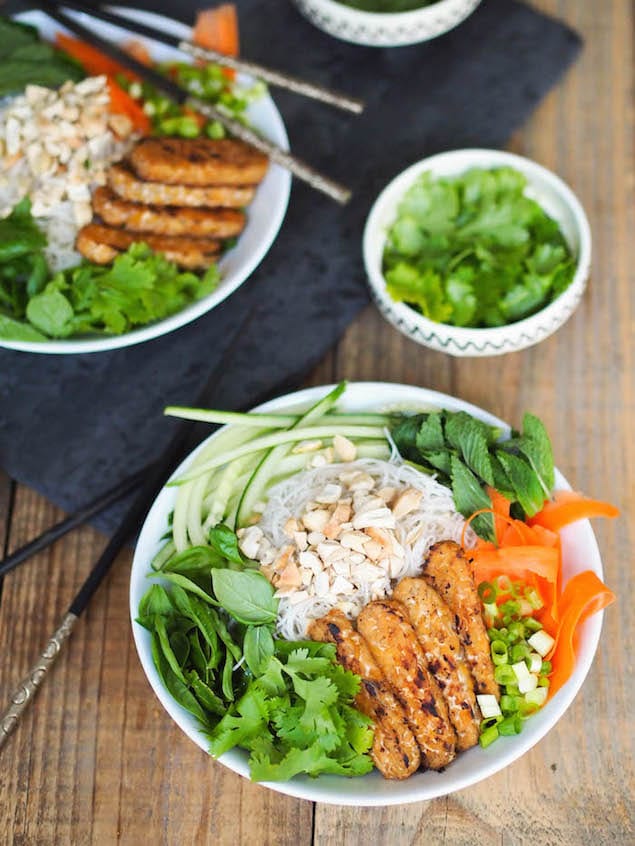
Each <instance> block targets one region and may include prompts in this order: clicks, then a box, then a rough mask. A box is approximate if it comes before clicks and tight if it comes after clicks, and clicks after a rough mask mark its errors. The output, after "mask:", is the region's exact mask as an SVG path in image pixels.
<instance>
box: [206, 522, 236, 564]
mask: <svg viewBox="0 0 635 846" xmlns="http://www.w3.org/2000/svg"><path fill="white" fill-rule="evenodd" d="M209 542H210V544H211V546H212V548H213V549H214V550H215V551H216V552H217V553H218V554H219V555H220V556H222V557H223V558H226V559H227V560H228V561H232V562H233V563H234V564H243V557H242V555H241V554H240V550H239V549H238V538H237V537H236V535H235V533H234V532H232V530H231V529H230V528H229V526H226V525H225V524H224V523H218V524H217V525H216V526H214V528H213V529H211V530H210V533H209Z"/></svg>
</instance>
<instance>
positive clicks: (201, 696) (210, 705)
mask: <svg viewBox="0 0 635 846" xmlns="http://www.w3.org/2000/svg"><path fill="white" fill-rule="evenodd" d="M187 679H188V681H189V683H190V685H191V687H192V690H193V691H194V694H195V695H196V698H197V699H198V701H199V702H200V703H201V705H202V706H203V708H205V709H206V710H207V711H210V712H211V713H212V714H216V715H217V716H219V717H222V716H223V715H224V714H225V711H226V710H227V707H226V705H225V703H224V702H223V700H222V699H221V698H220V696H217V695H216V694H215V693H214V691H213V690H212V689H211V688H210V687H209V686H208V685H206V684H205V682H204V681H203V679H202V678H201V677H200V676H199V674H198V673H197V672H196V670H190V671H189V672H188V674H187Z"/></svg>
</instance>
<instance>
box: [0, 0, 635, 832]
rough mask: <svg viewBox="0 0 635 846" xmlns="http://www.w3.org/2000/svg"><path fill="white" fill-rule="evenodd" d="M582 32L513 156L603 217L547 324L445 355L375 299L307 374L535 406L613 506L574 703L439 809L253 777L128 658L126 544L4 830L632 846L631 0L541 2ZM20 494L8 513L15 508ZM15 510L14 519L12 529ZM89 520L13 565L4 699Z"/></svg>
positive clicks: (24, 771)
mask: <svg viewBox="0 0 635 846" xmlns="http://www.w3.org/2000/svg"><path fill="white" fill-rule="evenodd" d="M535 5H537V6H538V7H539V8H541V9H542V10H544V11H546V12H550V13H552V14H554V15H557V16H559V17H562V18H564V19H565V20H567V21H568V22H569V23H570V24H571V25H572V26H574V27H575V28H576V29H577V30H578V31H579V32H580V33H581V34H582V35H583V37H584V38H585V42H586V43H585V49H584V53H583V55H582V57H581V59H580V60H579V62H578V63H577V65H576V66H575V68H574V69H573V70H572V71H571V72H570V73H569V74H568V76H567V77H566V78H565V79H564V80H563V82H562V83H561V84H560V85H559V86H558V87H557V88H556V89H555V90H554V91H553V92H552V93H551V94H550V95H549V96H548V97H547V98H546V100H545V101H544V102H543V103H542V105H541V107H540V108H539V109H538V111H537V112H536V113H535V115H534V116H533V117H532V119H531V121H530V122H529V123H528V124H527V126H525V127H523V128H521V129H520V130H519V131H518V132H517V133H516V135H515V136H514V139H513V141H512V143H511V145H510V147H511V149H513V150H515V151H516V152H519V153H521V154H524V155H527V156H530V157H531V158H534V159H536V160H537V161H539V162H541V163H542V164H545V165H546V166H547V167H550V168H552V169H553V170H555V171H556V172H558V173H559V174H560V175H562V176H563V178H564V179H565V180H566V181H567V182H569V184H570V185H571V186H572V187H573V188H574V190H575V191H576V193H577V194H578V195H579V197H580V199H581V200H582V202H583V204H584V206H585V208H586V209H587V212H588V214H589V216H590V219H591V225H592V229H593V236H594V260H593V276H592V280H591V284H590V287H589V290H588V292H587V294H586V296H585V298H584V300H583V302H582V304H581V306H580V308H579V309H578V311H577V312H576V314H575V315H574V316H573V317H572V318H571V319H570V320H569V322H568V323H567V324H566V326H565V327H563V328H562V329H561V330H560V331H559V332H558V333H557V334H556V335H555V336H553V337H552V338H550V339H548V340H547V341H545V342H543V343H541V344H540V345H539V346H538V347H534V348H532V349H530V350H526V351H523V352H521V353H516V354H513V355H508V356H505V357H502V358H499V359H484V360H478V359H472V360H458V359H451V358H449V357H446V356H444V355H441V354H438V353H434V352H431V351H429V350H426V349H424V348H422V347H419V346H417V345H416V344H414V343H412V342H410V341H408V340H406V339H404V338H403V337H402V336H401V335H400V334H398V333H397V332H396V331H395V330H393V329H392V328H390V327H389V326H388V325H387V324H386V323H385V322H384V321H383V319H382V318H381V317H380V316H379V314H378V312H377V311H376V310H375V309H374V308H372V307H369V308H368V309H367V310H366V311H365V312H364V313H363V314H362V315H361V316H360V318H359V319H358V320H357V321H356V323H355V324H354V325H353V326H351V327H350V329H349V331H348V332H347V333H346V335H345V337H344V338H343V339H342V341H341V343H340V344H339V345H338V346H337V348H336V349H335V350H333V352H332V353H330V354H329V355H328V356H327V357H326V359H325V360H324V361H323V362H322V363H321V364H320V365H319V367H318V368H316V370H315V371H314V372H313V373H312V374H311V377H310V379H309V380H308V382H309V383H310V384H318V383H322V382H330V381H333V380H335V379H338V378H342V377H346V378H349V379H354V380H373V381H375V380H386V381H397V382H405V383H408V384H415V385H422V386H425V387H429V388H434V389H436V390H440V391H445V392H448V393H451V394H455V395H457V396H460V397H461V398H463V399H465V400H468V401H470V402H474V403H476V404H477V405H481V406H483V407H485V408H487V409H488V410H490V411H492V412H493V413H495V414H498V415H499V416H501V417H503V418H505V419H507V420H509V421H511V422H514V423H518V422H519V420H520V418H521V416H522V413H523V411H524V410H526V409H529V410H533V411H535V412H537V413H539V414H540V416H541V417H542V418H543V419H544V420H545V422H546V424H547V426H548V428H549V431H550V432H551V434H552V437H553V441H554V447H555V451H556V456H557V460H558V464H559V466H560V468H561V470H562V471H563V472H564V473H565V475H566V476H568V477H569V479H570V481H571V482H572V483H573V484H574V485H575V487H577V488H579V489H582V490H585V491H588V492H592V493H593V494H594V495H597V496H599V497H605V498H607V499H609V500H611V501H613V502H616V503H617V504H619V505H620V506H621V508H622V509H623V514H624V517H623V518H622V519H621V520H619V521H615V522H614V523H610V524H602V523H600V522H598V523H597V525H596V533H597V537H598V541H599V544H600V547H601V550H602V553H603V558H604V562H605V569H606V580H607V582H608V583H609V584H610V585H611V586H612V587H613V588H614V589H615V590H616V592H617V594H618V596H619V597H620V601H619V602H618V604H617V605H616V606H614V607H612V608H611V609H609V611H608V612H607V613H606V617H605V625H604V630H603V636H602V641H601V644H600V648H599V651H598V655H597V658H596V660H595V662H594V665H593V668H592V670H591V673H590V675H589V677H588V679H587V682H586V683H585V686H584V688H583V690H582V691H581V693H580V694H579V695H578V697H577V699H576V701H575V702H574V704H573V706H572V707H571V708H570V709H569V711H568V712H567V714H566V715H565V716H564V717H563V718H562V720H561V721H560V722H559V724H558V725H557V726H556V728H555V729H553V731H552V732H550V734H549V735H548V736H547V737H546V738H545V739H543V740H542V741H541V742H540V743H539V744H538V745H537V746H536V747H535V748H534V749H533V750H531V751H530V752H529V753H528V754H527V755H525V756H524V757H523V758H522V759H521V760H520V761H518V762H516V763H515V764H513V765H512V766H510V767H508V768H507V769H506V770H504V771H503V772H501V773H499V774H497V775H495V776H493V777H492V778H490V779H488V780H487V781H485V782H483V783H481V784H479V785H475V786H473V787H471V788H468V789H465V790H462V791H460V792H459V793H456V794H454V795H452V796H449V797H446V798H442V799H437V800H435V801H433V802H428V803H418V804H414V805H405V806H397V807H392V808H386V809H370V808H360V809H354V808H341V807H335V806H325V805H322V806H316V807H313V806H312V805H311V804H310V803H307V802H303V801H301V800H295V799H291V798H288V797H285V796H282V795H281V794H277V793H273V792H271V791H268V790H265V789H264V788H262V787H259V786H257V785H253V784H251V783H249V782H247V781H245V780H243V779H241V778H239V777H238V776H236V775H234V774H233V773H231V772H229V771H228V770H226V769H224V768H223V767H221V766H220V765H218V764H215V763H213V762H212V761H210V760H209V758H208V757H207V756H206V755H205V754H204V753H203V752H201V751H200V750H199V749H198V748H197V747H196V746H194V744H192V743H191V742H190V741H189V740H188V739H187V738H186V737H185V736H184V735H183V734H182V733H181V732H180V731H179V730H178V729H177V728H176V727H175V726H174V724H173V723H172V721H171V720H170V719H169V718H168V716H167V715H166V714H165V712H164V711H163V709H162V708H161V707H160V705H159V703H158V701H157V700H156V698H155V697H154V695H153V694H152V692H151V690H150V688H149V685H148V683H147V682H146V680H145V677H144V675H143V672H142V670H141V668H140V665H139V662H138V660H137V657H136V654H135V650H134V646H133V643H132V638H131V633H130V625H129V618H128V603H127V592H128V571H129V566H130V561H131V555H130V553H129V552H124V553H122V555H121V556H120V559H119V560H118V562H117V563H116V565H115V567H114V569H113V571H112V573H111V575H110V578H109V579H108V581H107V582H106V584H104V585H103V587H102V588H101V590H100V591H99V593H98V594H97V596H96V597H95V599H94V601H93V602H92V603H91V606H90V608H89V611H88V613H87V614H86V616H85V618H84V619H83V620H82V621H80V623H79V624H78V626H77V628H76V631H75V633H74V634H73V636H72V638H71V641H70V643H69V645H68V646H67V648H66V650H65V652H64V654H63V655H62V656H61V658H60V660H59V662H58V664H57V665H56V667H55V668H54V670H53V672H52V673H51V677H50V678H49V679H48V680H47V682H46V684H45V685H44V688H43V689H42V691H41V693H40V694H39V696H38V699H37V701H36V703H35V705H34V707H33V708H32V709H31V710H30V712H29V713H28V714H27V715H26V717H25V718H24V720H23V722H22V724H21V725H20V727H19V728H18V730H17V731H16V733H15V735H14V736H13V737H12V739H11V740H10V742H9V744H8V745H7V746H6V748H5V749H4V750H3V753H2V762H1V766H0V844H3V846H4V844H5V843H6V844H10V846H14V845H15V846H17V844H20V846H26V844H29V846H30V844H37V845H38V846H48V844H52V845H53V844H54V845H55V846H58V844H97V845H98V846H102V844H106V846H108V844H115V843H122V844H131V846H132V844H135V846H136V844H139V843H144V842H147V843H151V844H170V846H171V845H172V844H188V846H189V844H199V843H200V844H219V846H225V844H227V846H229V844H231V845H232V846H234V844H236V843H238V844H243V843H244V844H267V846H268V845H269V844H276V846H277V845H278V844H279V845H280V846H285V844H289V846H291V844H300V846H304V844H311V843H315V844H320V846H322V844H325V845H326V846H328V845H330V844H337V846H340V844H341V845H342V846H352V844H373V846H375V844H378V845H379V844H387V845H388V844H390V846H402V844H415V843H417V844H418V843H422V844H424V843H425V844H435V846H436V844H452V846H463V844H465V846H467V844H470V846H472V844H479V846H480V844H484V846H490V844H492V846H493V844H501V845H502V846H521V844H532V846H534V844H540V846H543V844H547V845H548V846H551V844H553V846H556V845H557V846H560V844H565V846H568V844H571V846H591V844H593V846H603V844H616V845H617V846H621V844H627V843H632V842H635V831H634V830H633V817H634V816H635V813H634V812H635V806H634V800H633V795H634V779H633V769H632V762H633V760H634V759H635V755H634V754H633V751H634V750H633V732H632V728H631V727H630V725H629V721H628V714H629V711H632V706H630V703H632V701H633V698H634V694H635V691H634V685H633V681H632V659H631V658H629V653H630V651H631V650H630V647H629V644H630V643H632V640H633V635H634V633H635V632H634V625H633V623H634V620H633V613H634V612H633V603H632V601H630V599H629V597H630V596H631V594H632V590H631V584H630V582H631V576H630V572H631V568H632V550H633V548H634V547H635V537H633V528H632V527H633V521H632V520H631V519H629V515H630V514H631V513H632V511H633V508H634V507H635V503H634V502H633V499H634V486H633V482H632V479H633V478H635V445H634V442H633V432H634V431H635V391H634V383H633V380H634V377H633V373H634V372H635V368H634V365H635V362H634V361H633V338H634V332H633V329H634V321H633V285H632V281H631V280H632V275H633V267H635V246H634V240H635V239H634V237H633V235H634V233H635V206H634V202H633V196H634V193H633V189H634V187H635V184H634V182H635V179H634V177H635V153H634V148H633V137H634V136H633V130H634V129H635V127H634V119H633V82H634V80H633V8H632V4H631V3H629V2H627V0H607V2H605V3H603V4H601V7H600V4H596V3H593V2H591V0H586V2H580V0H540V2H537V3H535ZM10 494H11V486H10V484H9V483H8V481H7V480H6V479H4V478H2V477H0V537H1V538H4V537H5V536H7V537H8V548H9V549H14V548H16V547H17V546H18V545H20V544H21V543H23V542H25V541H26V540H28V539H29V538H30V537H32V536H33V535H35V534H37V533H38V532H39V531H40V530H42V529H43V528H45V527H46V526H48V525H50V524H51V523H52V522H54V521H55V520H56V519H58V518H59V517H60V516H61V515H60V514H59V512H58V511H57V510H56V509H54V508H53V507H52V506H50V505H49V504H47V503H46V502H45V501H44V500H43V499H42V498H41V497H39V496H37V495H36V494H35V493H33V492H32V491H29V490H27V489H25V488H23V487H18V489H17V492H16V494H15V496H14V497H13V499H12V501H10ZM10 504H11V508H12V510H11V512H9V505H10ZM9 513H10V517H11V519H10V524H8V526H7V527H6V532H5V526H4V523H3V521H5V522H6V519H7V516H8V515H9ZM103 543H104V538H102V537H101V536H100V535H98V534H97V533H96V532H94V531H92V530H90V529H82V530H81V531H79V532H75V533H73V534H72V535H71V536H69V537H68V538H66V539H64V540H63V541H61V542H59V543H57V544H56V545H55V546H54V547H53V548H52V549H50V550H48V551H47V552H45V553H42V554H40V555H38V556H37V557H36V558H34V559H33V560H31V561H30V562H28V563H27V564H25V565H23V566H22V567H20V568H19V569H18V570H16V571H15V572H14V573H12V574H10V575H9V576H8V577H6V579H5V583H4V586H3V588H2V594H1V600H0V698H1V699H2V701H3V702H4V701H5V700H6V699H7V698H8V695H9V692H10V690H11V688H12V686H13V685H14V684H15V683H16V682H17V681H18V680H19V678H20V677H21V675H22V674H23V672H24V671H25V670H26V668H27V667H28V666H29V665H30V663H31V662H32V661H33V659H34V658H35V657H36V656H37V655H38V653H39V651H40V650H41V648H42V646H43V644H44V642H45V641H46V639H47V637H48V635H49V634H50V632H51V631H52V629H53V628H54V627H55V625H57V623H58V622H59V620H60V619H61V616H62V615H63V613H64V610H65V608H66V605H67V603H68V601H69V599H70V598H71V596H72V595H73V593H74V590H75V589H76V587H77V586H78V585H79V584H80V582H81V581H82V579H83V578H84V576H85V574H86V573H87V572H88V569H89V567H90V566H91V562H93V561H94V560H95V558H96V556H97V555H98V554H99V552H100V550H101V548H102V545H103Z"/></svg>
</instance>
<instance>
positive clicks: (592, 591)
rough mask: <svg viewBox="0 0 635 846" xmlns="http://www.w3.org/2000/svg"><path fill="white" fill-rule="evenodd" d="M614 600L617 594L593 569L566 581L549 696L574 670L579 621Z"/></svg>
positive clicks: (558, 688)
mask: <svg viewBox="0 0 635 846" xmlns="http://www.w3.org/2000/svg"><path fill="white" fill-rule="evenodd" d="M612 602H615V594H614V593H613V591H611V590H609V588H607V587H606V585H604V584H603V583H602V582H601V581H600V580H599V578H598V577H597V576H596V575H595V573H594V572H593V571H592V570H585V571H584V572H582V573H578V574H577V575H576V576H573V578H572V579H570V580H569V581H568V582H567V584H566V586H565V589H564V591H563V593H562V596H561V598H560V603H559V605H560V612H561V616H560V622H559V625H558V633H557V636H556V644H555V647H554V649H553V650H552V652H551V656H550V660H551V663H552V665H553V672H552V674H551V676H550V678H549V680H550V684H549V696H553V694H554V693H556V691H558V690H560V688H561V687H562V686H563V684H565V682H566V681H567V680H568V679H569V677H570V676H571V673H572V672H573V669H574V667H575V657H576V656H575V632H576V628H577V626H578V624H579V623H582V622H584V620H586V619H587V618H588V617H589V616H590V615H591V614H594V613H595V612H596V611H601V610H602V609H603V608H606V607H607V606H608V605H610V604H611V603H612Z"/></svg>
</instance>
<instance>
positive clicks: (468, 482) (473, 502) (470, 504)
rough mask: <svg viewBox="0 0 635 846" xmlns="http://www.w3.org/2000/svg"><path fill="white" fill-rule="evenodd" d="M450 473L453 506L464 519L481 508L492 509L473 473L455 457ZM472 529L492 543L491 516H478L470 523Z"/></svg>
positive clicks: (453, 457) (492, 528)
mask: <svg viewBox="0 0 635 846" xmlns="http://www.w3.org/2000/svg"><path fill="white" fill-rule="evenodd" d="M451 473H452V494H453V496H454V504H455V505H456V509H457V511H459V512H460V513H461V514H462V515H463V516H464V517H470V516H471V515H472V514H474V512H475V511H479V510H480V509H481V508H491V507H492V501H491V500H490V498H489V496H488V495H487V494H486V493H485V491H484V490H483V488H482V487H481V485H480V483H479V481H478V479H477V478H476V476H475V475H474V473H472V471H471V470H470V469H469V467H466V465H465V464H463V462H462V461H461V460H460V459H459V458H457V456H455V455H453V456H452V459H451ZM472 528H473V529H474V531H475V532H476V533H477V534H478V535H479V536H480V537H482V538H485V539H486V540H490V541H492V542H494V540H495V535H494V520H493V518H492V515H491V514H479V515H478V517H475V518H474V520H473V521H472Z"/></svg>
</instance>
